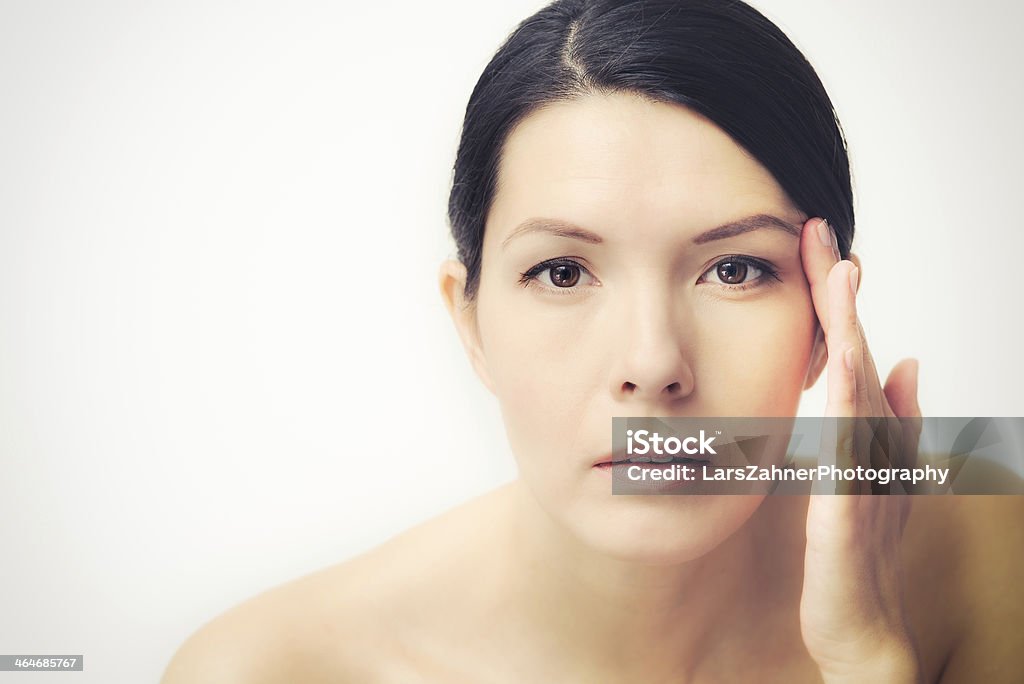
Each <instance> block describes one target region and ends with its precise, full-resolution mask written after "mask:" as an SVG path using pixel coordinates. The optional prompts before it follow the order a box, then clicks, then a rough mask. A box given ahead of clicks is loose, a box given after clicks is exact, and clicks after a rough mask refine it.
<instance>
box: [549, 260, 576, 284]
mask: <svg viewBox="0 0 1024 684" xmlns="http://www.w3.org/2000/svg"><path fill="white" fill-rule="evenodd" d="M579 279H580V269H579V267H577V266H569V265H567V264H562V265H561V266H552V267H551V282H552V283H554V284H555V285H556V286H558V287H572V286H573V285H575V284H576V283H577V281H579Z"/></svg>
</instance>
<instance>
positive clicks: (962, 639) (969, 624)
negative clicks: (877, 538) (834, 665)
mask: <svg viewBox="0 0 1024 684" xmlns="http://www.w3.org/2000/svg"><path fill="white" fill-rule="evenodd" d="M982 467H983V466H982ZM993 467H994V468H997V466H993ZM990 475H1000V476H1002V477H1006V478H1008V479H1011V480H1012V479H1013V478H1014V477H1016V476H1015V475H1013V474H1012V473H1008V472H1003V473H998V474H997V473H992V474H990ZM904 558H905V568H906V572H907V583H906V591H907V610H908V612H909V614H910V617H911V620H912V623H913V625H914V629H915V632H916V634H917V635H918V640H919V646H920V648H921V649H922V655H923V657H924V659H925V661H926V663H930V666H927V667H926V669H927V670H928V672H929V675H930V676H931V679H930V680H929V681H937V682H943V683H945V684H956V683H958V682H975V681H986V682H1020V681H1024V655H1022V654H1024V588H1022V585H1021V583H1020V581H1019V578H1020V572H1021V569H1022V568H1024V496H1020V495H957V496H920V497H915V500H914V502H913V510H912V513H911V517H910V520H909V521H908V523H907V529H906V532H905V534H904Z"/></svg>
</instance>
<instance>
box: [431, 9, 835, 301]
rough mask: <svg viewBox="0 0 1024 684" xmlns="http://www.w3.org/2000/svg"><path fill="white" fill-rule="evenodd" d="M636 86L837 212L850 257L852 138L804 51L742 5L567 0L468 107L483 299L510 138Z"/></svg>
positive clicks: (474, 277)
mask: <svg viewBox="0 0 1024 684" xmlns="http://www.w3.org/2000/svg"><path fill="white" fill-rule="evenodd" d="M596 92H630V93H635V94H637V95H640V96H643V97H646V98H648V99H651V100H655V101H659V102H667V103H676V104H680V105H684V106H686V107H689V108H691V109H692V110H694V111H696V112H698V113H700V114H702V115H703V116H705V117H707V118H708V119H710V120H711V121H713V122H714V123H715V124H716V125H717V126H719V127H720V128H721V129H722V130H723V131H725V132H726V133H727V134H728V135H730V136H731V137H732V138H733V140H735V141H736V143H737V144H739V145H740V146H742V147H743V148H745V149H746V150H747V152H749V153H750V154H751V155H752V156H753V157H754V158H755V159H757V161H758V162H760V163H761V165H762V166H764V167H765V168H766V169H767V170H768V171H769V172H770V173H771V174H772V175H773V176H774V177H775V179H776V181H777V182H778V183H779V185H780V186H781V187H782V189H783V190H784V191H785V192H786V193H787V194H788V195H789V197H790V199H792V201H793V202H794V203H795V204H796V206H797V207H798V208H800V209H801V210H802V211H804V212H805V213H807V214H808V215H811V216H823V217H825V218H827V219H828V221H829V224H830V225H831V226H832V227H833V228H834V229H835V231H836V238H837V240H838V242H839V251H840V253H841V255H842V257H843V258H847V257H848V256H849V253H850V246H851V244H852V242H853V233H854V209H853V189H852V186H851V180H850V162H849V156H848V153H847V148H846V138H845V136H844V134H843V130H842V126H841V125H840V123H839V120H838V118H837V117H836V115H835V112H834V110H833V107H832V102H831V100H830V99H829V97H828V94H827V93H826V92H825V88H824V86H823V85H822V83H821V80H820V79H819V78H818V75H817V74H816V73H815V71H814V68H813V67H812V66H811V65H810V63H809V62H808V61H807V59H806V58H805V57H804V55H803V54H802V53H801V52H800V50H798V49H797V47H796V46H795V45H793V43H792V42H791V41H790V40H789V38H787V37H786V35H785V34H784V33H783V32H782V31H781V30H780V29H779V28H778V27H777V26H776V25H775V24H773V23H772V22H771V21H769V20H768V19H767V18H766V17H764V15H762V14H761V13H760V12H758V11H757V10H756V9H754V8H753V7H751V6H750V5H747V4H746V3H744V2H741V1H740V0H556V1H555V2H552V3H551V4H550V5H547V6H546V7H544V8H543V9H541V10H540V11H539V12H537V13H536V14H534V15H533V16H531V17H529V18H527V19H526V20H525V21H523V22H522V23H521V24H519V26H518V27H517V28H516V29H515V30H514V31H513V32H512V33H511V35H509V37H508V38H507V39H506V40H505V42H504V44H503V45H502V46H501V47H500V48H499V49H498V51H497V53H496V54H495V55H494V57H493V58H492V59H491V61H490V62H489V63H488V64H487V66H486V67H485V68H484V71H483V73H482V74H481V76H480V79H479V80H478V81H477V84H476V87H475V88H474V89H473V92H472V94H471V95H470V98H469V104H468V105H467V106H466V116H465V119H464V121H463V125H462V134H461V139H460V142H459V148H458V153H457V155H456V159H455V167H454V175H453V180H452V188H451V194H450V195H449V200H448V220H449V222H450V224H451V231H452V236H453V238H454V239H455V243H456V246H457V248H458V258H459V260H460V261H462V263H463V264H465V266H466V270H467V281H466V288H465V296H466V298H467V300H468V301H470V302H473V301H475V299H476V294H477V288H478V286H479V281H480V263H481V251H482V246H483V236H484V227H485V223H486V219H487V214H488V212H489V210H490V206H491V203H492V200H493V197H494V192H495V187H496V180H497V175H498V166H499V163H500V161H501V152H502V147H503V145H504V143H505V140H506V139H507V137H508V135H509V133H510V132H511V131H512V130H513V129H514V128H515V126H516V124H518V123H519V122H520V121H521V120H522V119H523V118H524V117H526V116H527V115H528V114H530V113H531V112H533V111H534V110H536V109H537V108H539V107H541V106H542V105H544V104H547V103H551V102H555V101H562V100H571V99H574V98H578V97H581V96H583V95H586V94H587V93H596Z"/></svg>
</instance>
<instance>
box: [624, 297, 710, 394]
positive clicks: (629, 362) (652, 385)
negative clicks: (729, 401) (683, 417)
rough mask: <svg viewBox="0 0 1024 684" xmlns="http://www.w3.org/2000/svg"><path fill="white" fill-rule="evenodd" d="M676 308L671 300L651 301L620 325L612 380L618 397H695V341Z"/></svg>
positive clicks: (640, 305) (631, 312) (631, 309)
mask: <svg viewBox="0 0 1024 684" xmlns="http://www.w3.org/2000/svg"><path fill="white" fill-rule="evenodd" d="M678 307H679V302H673V301H672V298H670V297H659V298H656V299H654V298H650V297H648V298H646V300H645V301H644V302H643V303H636V304H634V305H633V306H631V307H629V313H628V315H626V316H624V317H623V318H622V319H620V323H619V324H618V325H616V330H615V332H614V333H612V334H613V336H614V338H615V339H616V343H617V344H616V347H617V349H618V353H617V358H616V361H615V363H614V364H613V374H612V378H611V382H612V387H611V390H612V394H613V395H614V396H616V397H617V398H619V399H623V400H626V399H634V400H639V399H643V400H645V401H648V402H658V401H660V402H665V401H676V400H679V399H682V398H684V397H686V396H689V395H690V394H691V393H692V392H693V389H694V377H693V372H692V369H691V366H690V359H689V355H690V354H691V353H692V348H691V347H690V346H689V345H692V343H693V336H692V335H688V334H687V329H690V330H692V325H691V324H690V323H688V322H687V321H686V317H685V316H684V315H682V313H681V312H680V311H679V310H678Z"/></svg>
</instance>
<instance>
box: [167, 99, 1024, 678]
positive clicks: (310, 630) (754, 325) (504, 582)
mask: <svg viewBox="0 0 1024 684" xmlns="http://www.w3.org/2000/svg"><path fill="white" fill-rule="evenodd" d="M759 215H760V216H764V215H771V216H774V217H776V218H777V219H778V221H777V222H776V225H775V227H774V228H771V227H768V228H764V227H762V228H760V229H755V230H749V231H746V232H742V233H737V234H733V235H731V236H729V237H724V238H721V239H719V240H710V239H704V238H702V237H701V236H703V235H705V234H706V231H707V230H708V229H709V228H712V227H716V226H720V225H725V224H727V223H728V222H731V221H736V220H738V219H740V218H742V217H749V216H759ZM537 219H542V220H541V221H538V220H537ZM556 224H557V225H556ZM817 224H818V221H817V220H815V218H814V217H810V216H807V215H805V214H803V213H802V212H801V211H799V210H798V209H797V208H796V207H795V206H794V205H793V203H792V202H791V201H790V200H789V198H788V197H787V196H786V194H785V193H784V192H783V191H782V189H781V188H780V187H779V185H778V184H777V183H776V181H775V180H774V178H773V177H772V176H771V174H769V173H768V172H767V171H766V170H765V169H764V168H763V167H761V166H760V164H758V163H757V162H756V161H755V160H753V159H752V158H751V157H750V156H749V155H747V154H746V153H745V152H744V151H743V150H742V149H741V148H739V147H738V146H737V145H736V144H735V143H734V142H733V141H732V140H731V139H730V138H729V137H728V136H726V135H725V134H724V133H723V132H722V131H721V130H719V129H718V128H717V127H715V126H714V125H713V124H711V123H710V122H708V121H707V120H706V119H703V118H702V117H700V116H698V115H695V114H694V113H692V112H690V111H689V110H686V109H685V108H682V107H678V106H675V105H667V104H664V103H653V102H649V101H646V100H642V99H640V98H636V97H634V96H631V95H626V94H617V95H594V96H588V97H584V98H582V99H580V100H576V101H572V102H567V103H559V104H557V105H553V106H550V107H547V108H544V109H542V110H540V111H538V112H536V113H534V114H531V115H530V116H529V117H527V118H526V119H525V120H524V121H523V122H522V124H521V125H520V126H519V127H518V128H517V129H516V130H515V131H514V132H513V133H512V134H511V135H510V137H509V139H508V141H507V143H506V149H505V154H504V155H503V158H502V165H501V170H500V174H499V183H498V191H497V194H496V197H495V201H494V203H493V205H492V208H491V212H490V214H489V216H488V221H487V230H486V232H485V235H484V243H483V265H482V269H481V282H480V288H479V294H478V296H477V299H476V300H475V301H474V302H467V301H465V300H464V299H463V288H464V285H465V282H466V271H465V268H464V267H463V266H462V264H460V263H458V262H455V261H449V262H446V263H445V264H444V265H443V266H442V269H441V277H440V284H441V290H442V295H443V297H444V300H445V304H446V305H447V307H448V310H449V312H450V313H451V315H452V318H453V321H454V323H455V325H456V328H457V330H458V332H459V335H460V339H461V340H462V343H463V345H464V347H465V350H466V352H467V356H468V357H469V359H470V361H471V363H472V365H473V368H474V369H475V371H476V373H477V374H478V376H479V377H480V379H481V381H482V382H483V383H484V385H485V386H486V387H487V388H488V389H489V390H490V391H491V392H492V393H493V394H494V396H495V397H496V399H497V400H498V402H499V403H500V405H501V410H502V414H503V418H504V421H505V425H506V430H507V433H508V436H509V439H510V443H511V446H512V450H513V452H514V454H515V456H516V459H517V464H518V468H519V478H518V479H517V480H515V481H514V482H512V483H509V484H508V485H506V486H503V487H500V488H498V489H496V490H494V491H492V492H489V493H487V494H485V495H482V496H481V497H479V498H477V499H475V500H473V501H470V502H468V503H466V504H465V505H463V506H460V507H458V508H456V509H454V510H452V511H450V512H448V513H446V514H444V515H442V516H439V517H438V518H436V519H434V520H431V521H428V522H426V523H424V524H421V525H419V526H417V527H415V528H413V529H411V530H409V531H408V532H406V533H404V534H402V535H399V536H398V537H396V538H394V539H392V540H390V541H388V542H387V543H385V544H383V545H381V546H380V547H378V548H376V549H374V550H373V551H371V552H369V553H366V554H363V555H361V556H359V557H357V558H355V559H352V560H350V561H348V562H345V563H343V564H341V565H339V566H336V567H334V568H329V569H327V570H324V571H321V572H319V573H316V574H315V575H312V576H309V577H306V578H303V579H301V580H297V581H295V582H293V583H290V584H289V585H286V586H284V587H280V588H278V589H275V590H273V591H270V592H267V593H266V594H264V595H262V596H260V597H257V598H255V599H253V600H251V601H249V602H247V603H246V604H243V605H242V606H239V607H238V608H236V609H234V610H233V611H230V612H229V613H228V614H226V615H224V616H222V617H221V618H218V619H217V620H215V621H214V622H213V623H211V624H210V625H208V626H207V627H205V628H204V629H203V630H201V631H200V634H198V635H196V636H195V637H193V639H190V640H189V642H188V643H187V644H186V646H185V647H183V649H182V651H181V652H179V655H178V656H177V657H176V658H175V660H174V662H173V663H172V665H171V667H170V668H169V669H168V674H167V675H166V676H165V680H164V684H176V683H177V682H199V681H221V682H223V681H239V682H241V681H245V682H279V681H280V682H284V681H296V680H301V681H308V682H317V681H324V682H326V681H334V682H337V681H342V682H349V681H351V682H392V681H393V682H420V681H422V682H495V683H499V682H524V681H538V682H543V681H557V682H581V683H582V682H669V681H671V682H717V681H723V682H732V681H759V682H765V681H779V682H821V681H824V682H827V683H829V684H832V683H833V682H843V681H885V682H891V683H893V684H898V683H899V682H904V681H906V682H914V683H915V684H916V683H917V682H934V681H943V682H947V683H948V682H968V681H978V679H977V678H976V677H977V675H978V673H979V672H981V671H983V669H984V668H986V667H987V668H991V667H994V666H996V665H998V666H1000V667H1003V668H1004V669H1003V670H1002V671H1001V672H1000V673H999V674H993V675H992V676H991V677H988V678H986V679H985V680H984V681H1016V679H1015V677H1016V678H1019V677H1017V676H1018V675H1020V676H1024V674H1022V673H1021V672H1020V671H1019V668H1018V670H1017V671H1013V672H1011V671H1010V670H1008V669H1006V668H1008V667H1010V665H1008V664H1009V663H1012V662H1014V661H1013V660H1012V659H1013V658H1014V657H1015V656H1016V653H1018V652H1019V651H1020V650H1021V646H1022V644H1021V643H1020V635H1019V633H1015V632H1014V630H1015V629H1016V630H1018V632H1019V629H1020V625H1021V624H1024V614H1022V612H1021V610H1022V609H1021V608H1020V607H1019V606H1024V596H1021V593H1020V591H1021V590H1020V589H1019V588H1016V587H1017V585H1019V583H1018V582H1016V580H1015V578H1016V574H1015V573H1016V572H1017V570H1016V569H1017V568H1019V567H1021V566H1022V564H1024V540H1022V532H1021V529H1020V525H1019V521H1020V520H1022V519H1024V515H1022V513H1024V504H1022V501H1024V499H1021V498H1020V497H1001V498H989V497H971V498H964V497H917V499H918V500H917V501H915V505H914V507H913V509H912V510H911V512H910V515H909V519H906V518H904V517H902V516H903V513H904V512H905V507H902V506H900V505H898V504H897V503H894V502H895V501H896V500H897V499H898V498H899V497H865V498H867V499H877V500H878V501H877V504H878V505H877V506H876V505H875V504H874V503H870V502H869V505H865V506H849V505H847V504H849V503H850V502H852V501H854V500H855V499H858V498H859V497H817V498H816V499H815V500H814V504H813V505H809V502H810V501H812V499H809V498H808V497H807V496H777V497H767V498H765V497H757V496H752V495H748V496H736V497H683V496H663V497H657V496H654V497H643V496H640V497H619V496H615V497H613V496H611V494H610V483H609V481H608V480H606V479H604V478H603V475H602V473H601V472H600V471H599V470H596V469H595V468H594V467H593V466H594V463H595V459H599V458H601V457H602V456H603V455H604V454H606V453H607V449H608V446H609V445H608V443H607V437H608V426H609V420H610V418H611V417H612V416H642V415H657V416H671V415H680V416H683V415H694V416H700V415H704V416H730V415H732V416H771V415H782V416H792V415H795V414H796V410H797V407H798V404H799V400H800V396H801V394H802V392H803V391H804V390H805V389H807V388H808V387H811V386H812V385H814V384H815V382H816V381H817V380H818V378H819V377H820V376H821V375H822V374H823V373H825V371H826V368H827V381H828V389H829V407H828V409H827V411H828V415H838V416H843V415H886V416H888V415H897V416H901V417H902V416H915V415H920V412H919V409H918V407H917V400H916V391H917V387H916V370H915V368H916V366H915V365H914V364H912V363H908V362H902V363H901V364H898V365H897V367H896V368H895V369H894V370H893V371H892V373H890V375H889V377H888V380H887V381H886V383H885V385H884V387H883V386H882V383H881V380H880V378H879V376H878V374H877V371H875V369H874V364H873V362H872V360H871V356H870V352H869V350H868V347H867V344H866V341H865V340H864V339H863V333H862V330H861V329H860V326H859V322H858V320H857V316H856V309H855V297H856V291H857V288H858V287H859V284H860V282H861V280H862V278H858V279H856V280H854V281H851V277H850V276H851V271H853V269H855V268H857V267H859V265H860V262H859V259H857V258H856V257H855V256H854V255H851V258H850V259H849V260H845V259H842V260H841V259H839V257H838V254H836V253H835V252H834V250H833V248H832V246H830V241H829V240H828V239H827V237H826V239H824V240H820V239H819V238H818V237H817V236H816V233H815V231H816V228H817ZM553 225H554V226H555V227H554V229H552V226H553ZM779 225H788V226H791V227H792V230H787V229H784V228H783V229H780V228H779ZM524 226H525V227H526V229H524ZM726 259H732V260H733V263H735V261H736V260H737V259H738V260H740V261H742V260H743V259H747V260H748V262H745V263H747V266H745V267H744V269H743V271H742V273H744V274H745V275H744V277H743V278H742V280H743V281H744V282H743V283H737V284H734V283H729V282H725V281H723V280H722V273H726V274H727V275H728V270H726V271H722V270H719V269H718V268H717V265H720V264H722V263H723V261H724V260H726ZM751 259H752V260H754V261H749V260H751ZM768 262H770V265H772V266H773V267H774V271H775V277H770V276H769V275H768V269H767V268H759V267H757V266H756V265H755V264H757V263H761V264H762V266H764V265H765V264H766V263H768ZM553 264H558V266H555V265H553ZM556 268H559V269H561V270H559V271H556V270H553V269H556ZM733 272H734V273H735V272H736V271H733ZM570 276H571V277H570ZM748 277H749V279H748ZM556 281H557V282H556ZM822 333H824V334H822ZM851 349H852V350H853V351H854V352H855V354H853V356H852V357H851V358H852V359H853V361H854V362H855V363H854V365H855V371H854V370H847V367H846V366H845V365H844V363H845V358H846V352H847V351H849V350H851ZM849 456H850V457H851V458H854V459H855V458H857V456H858V455H857V454H850V455H849ZM975 467H981V466H980V465H978V466H975ZM697 499H700V501H697ZM889 499H892V501H888V500H889ZM887 507H891V508H892V509H893V511H894V512H895V514H893V513H892V512H890V511H889V510H888V508H887ZM903 520H907V522H906V527H905V528H904V527H903V525H902V521H903ZM808 540H810V542H811V543H810V544H808ZM805 580H807V581H805ZM1014 592H1016V593H1014ZM1015 611H1016V612H1015ZM252 653H259V654H261V655H259V656H258V657H257V658H255V659H252V660H247V654H252ZM248 657H250V658H251V656H248ZM211 672H213V673H215V676H214V675H211V674H210V673H211ZM204 677H206V678H207V679H204ZM1000 677H1005V679H1000Z"/></svg>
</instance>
